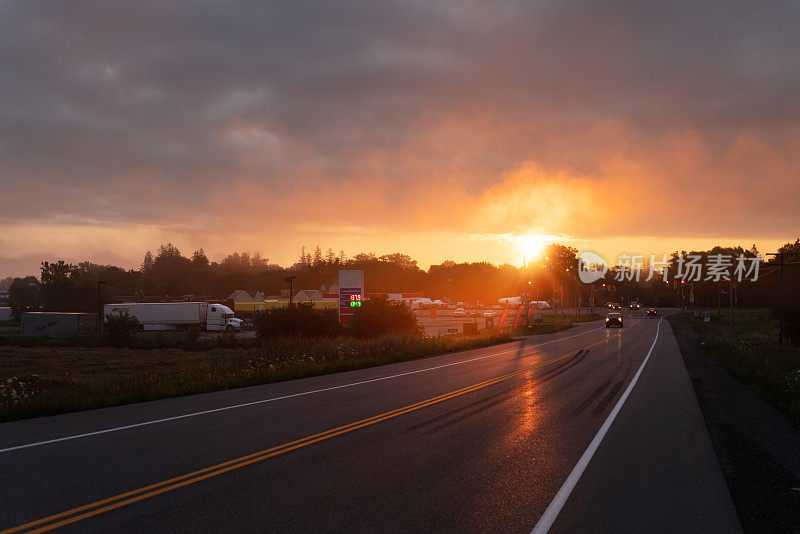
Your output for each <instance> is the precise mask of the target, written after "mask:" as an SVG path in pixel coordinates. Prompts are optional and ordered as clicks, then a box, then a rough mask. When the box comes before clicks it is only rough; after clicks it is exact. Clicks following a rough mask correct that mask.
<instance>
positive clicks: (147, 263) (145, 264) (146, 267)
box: [142, 250, 153, 274]
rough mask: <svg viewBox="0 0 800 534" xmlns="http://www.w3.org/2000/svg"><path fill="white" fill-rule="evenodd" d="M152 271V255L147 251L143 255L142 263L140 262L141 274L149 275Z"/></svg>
mask: <svg viewBox="0 0 800 534" xmlns="http://www.w3.org/2000/svg"><path fill="white" fill-rule="evenodd" d="M152 269H153V253H152V252H150V251H149V250H148V251H147V252H146V253H145V255H144V261H142V272H143V273H145V274H146V273H149V272H150V271H151V270H152Z"/></svg>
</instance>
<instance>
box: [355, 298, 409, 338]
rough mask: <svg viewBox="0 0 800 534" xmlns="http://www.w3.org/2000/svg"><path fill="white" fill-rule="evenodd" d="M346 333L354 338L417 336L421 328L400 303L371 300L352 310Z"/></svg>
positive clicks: (378, 299) (407, 308)
mask: <svg viewBox="0 0 800 534" xmlns="http://www.w3.org/2000/svg"><path fill="white" fill-rule="evenodd" d="M347 332H348V333H349V334H351V335H354V336H356V337H379V336H388V335H412V336H419V335H422V327H421V326H420V324H419V323H418V322H417V318H416V317H415V316H414V312H413V311H411V309H410V308H409V307H408V306H406V305H405V304H403V303H402V302H397V301H388V300H386V299H385V298H372V299H370V300H368V301H365V302H364V303H363V304H362V305H361V307H360V308H355V309H354V310H353V317H352V319H350V322H349V323H348V324H347Z"/></svg>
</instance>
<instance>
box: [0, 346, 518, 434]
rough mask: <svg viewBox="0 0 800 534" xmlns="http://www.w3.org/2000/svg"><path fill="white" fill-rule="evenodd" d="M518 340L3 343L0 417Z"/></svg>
mask: <svg viewBox="0 0 800 534" xmlns="http://www.w3.org/2000/svg"><path fill="white" fill-rule="evenodd" d="M506 341H510V337H509V336H507V335H503V336H479V337H474V338H452V337H449V336H448V337H434V338H422V337H384V338H377V339H356V338H336V339H299V338H295V339H282V340H275V341H270V342H267V343H264V344H261V345H260V346H258V347H254V348H218V349H213V350H209V351H204V352H198V351H186V350H182V349H176V348H168V349H147V350H142V349H129V348H121V349H117V348H108V347H47V346H39V347H10V346H5V347H0V421H10V420H15V419H25V418H30V417H38V416H44V415H53V414H58V413H66V412H73V411H78V410H86V409H91V408H99V407H103V406H113V405H119V404H128V403H132V402H141V401H147V400H155V399H161V398H166V397H176V396H181V395H189V394H194V393H204V392H209V391H216V390H222V389H231V388H237V387H244V386H252V385H257V384H265V383H268V382H278V381H281V380H290V379H294V378H302V377H307V376H313V375H320V374H326V373H334V372H339V371H347V370H352V369H360V368H364V367H372V366H375V365H383V364H387V363H392V362H398V361H405V360H411V359H416V358H422V357H425V356H432V355H435V354H442V353H445V352H451V351H458V350H467V349H471V348H476V347H481V346H487V345H492V344H496V343H503V342H506Z"/></svg>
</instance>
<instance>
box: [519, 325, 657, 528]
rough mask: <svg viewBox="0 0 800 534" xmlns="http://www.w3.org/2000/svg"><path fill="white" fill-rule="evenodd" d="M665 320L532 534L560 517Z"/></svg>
mask: <svg viewBox="0 0 800 534" xmlns="http://www.w3.org/2000/svg"><path fill="white" fill-rule="evenodd" d="M663 320H664V318H663V317H662V318H661V320H659V321H658V325H657V326H656V337H655V339H653V344H652V345H650V350H649V351H647V356H645V358H644V361H643V362H642V365H640V366H639V370H638V371H636V374H635V375H633V379H632V380H631V383H630V384H628V388H627V389H626V390H625V393H623V394H622V396H621V397H620V398H619V400H618V401H617V404H615V405H614V409H613V410H611V413H610V414H608V417H606V420H605V422H604V423H603V426H601V427H600V430H598V431H597V434H596V435H595V436H594V439H593V440H592V442H591V443H589V447H588V448H587V449H586V451H584V453H583V456H581V459H580V460H578V463H577V464H575V467H573V468H572V472H571V473H570V474H569V476H568V477H567V479H566V480H565V481H564V484H562V485H561V489H559V490H558V493H556V496H555V497H553V500H552V501H551V502H550V505H549V506H548V507H547V510H545V511H544V513H543V514H542V517H540V518H539V521H538V522H537V523H536V526H535V527H533V530H532V531H531V534H547V532H549V531H550V527H552V526H553V523H554V522H555V520H556V518H557V517H558V513H559V512H560V511H561V508H563V507H564V504H566V502H567V499H569V496H570V494H571V493H572V490H573V489H575V486H576V485H577V484H578V481H579V480H580V478H581V475H582V474H583V472H584V471H585V470H586V466H587V465H589V462H590V461H591V460H592V456H594V453H595V452H596V451H597V448H598V447H599V446H600V443H601V442H602V441H603V438H604V437H605V435H606V433H607V432H608V429H609V428H611V424H612V423H613V422H614V419H616V417H617V414H618V413H619V411H620V410H621V409H622V405H623V404H625V401H626V400H627V399H628V395H630V393H631V391H632V390H633V386H635V385H636V382H637V381H638V380H639V375H641V374H642V371H643V370H644V366H645V365H647V361H648V360H649V359H650V354H652V353H653V348H655V346H656V342H657V341H658V332H659V330H660V329H661V321H663Z"/></svg>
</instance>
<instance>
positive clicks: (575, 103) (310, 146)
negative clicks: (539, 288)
mask: <svg viewBox="0 0 800 534" xmlns="http://www.w3.org/2000/svg"><path fill="white" fill-rule="evenodd" d="M98 8H100V9H98ZM90 13H91V16H89V14H90ZM133 15H134V13H130V12H126V11H125V10H124V9H115V10H110V9H103V8H102V5H99V6H98V5H93V4H92V3H91V2H85V3H84V2H77V3H76V4H74V5H73V6H72V7H71V8H70V9H65V8H62V7H60V6H57V5H53V6H48V5H44V4H30V3H18V4H12V5H11V6H9V8H8V9H7V10H6V12H5V13H4V16H3V17H2V18H0V50H5V51H7V53H6V54H4V55H0V71H1V72H5V73H7V78H6V79H7V80H8V83H4V84H0V195H2V196H0V199H1V200H2V203H1V204H0V205H1V206H2V209H1V210H0V278H2V277H4V276H8V275H22V274H28V273H36V272H37V270H38V268H37V267H38V265H39V262H40V261H41V260H54V259H65V260H67V261H72V262H77V261H83V260H90V261H94V262H97V263H111V264H116V265H120V266H124V267H138V265H139V264H140V262H141V258H142V256H143V255H144V253H145V251H147V250H156V249H157V248H158V246H159V245H160V244H162V243H165V242H167V241H171V242H173V243H174V244H176V245H177V246H178V247H179V249H180V250H181V252H183V253H184V254H186V255H189V254H191V252H192V251H193V250H195V249H197V248H200V247H203V248H204V249H205V250H206V252H207V253H208V255H209V257H210V258H211V259H212V260H216V261H219V260H220V259H221V258H222V257H223V256H224V255H226V254H228V253H230V252H233V251H242V250H249V251H260V252H261V253H262V254H263V255H264V256H266V257H269V258H270V260H271V261H272V262H274V263H278V264H280V265H284V266H288V265H290V264H292V263H293V262H294V261H296V259H297V257H298V255H299V252H300V247H301V246H303V245H305V246H306V247H307V248H313V247H314V246H316V245H317V244H318V245H320V246H321V247H322V248H323V250H326V249H327V248H329V247H330V248H332V249H334V250H336V251H338V250H344V251H345V253H346V254H348V255H351V256H352V255H354V254H355V253H358V252H369V251H373V252H375V253H377V254H383V253H389V252H404V253H407V254H409V255H411V256H412V257H414V258H416V259H417V260H418V261H419V263H420V265H421V266H425V267H427V266H428V265H430V264H435V263H439V262H441V261H443V260H445V259H453V260H457V261H480V260H488V261H491V262H494V263H504V262H510V263H515V264H520V263H521V255H520V254H519V252H520V251H521V250H520V249H521V248H522V247H521V245H520V243H522V242H524V241H525V239H524V238H525V236H546V237H545V239H546V240H557V241H560V242H562V243H567V244H569V245H571V246H574V247H576V248H578V249H580V250H583V249H591V250H594V251H597V252H599V253H601V254H602V255H604V256H606V257H607V258H608V259H609V260H610V261H613V258H615V257H616V255H618V254H620V253H627V254H635V253H642V254H661V253H669V252H672V251H674V250H682V249H686V250H691V249H707V248H710V247H712V246H714V245H741V246H744V247H750V246H751V245H752V244H756V245H757V246H758V248H759V250H761V251H762V252H768V251H774V250H775V249H776V248H777V247H778V246H780V245H781V244H783V243H785V242H787V241H794V239H796V238H797V237H798V236H800V209H798V207H797V199H798V198H800V178H798V177H800V156H798V154H800V96H798V95H800V69H797V67H796V65H797V64H798V63H797V60H800V58H797V57H795V56H796V55H797V54H796V50H800V37H798V35H800V34H798V32H797V31H796V28H797V24H798V23H800V20H798V18H799V17H798V14H797V13H796V12H795V11H794V10H792V9H790V6H784V5H782V4H781V5H780V6H773V9H771V10H770V11H769V12H767V11H760V10H758V8H757V7H754V6H739V5H735V6H734V5H730V4H729V3H727V2H720V3H719V4H716V3H714V2H712V3H710V4H709V5H707V6H706V8H705V9H704V10H702V11H700V10H696V9H694V8H693V7H691V6H678V5H659V6H649V7H647V6H643V5H637V6H630V5H627V4H625V3H617V2H609V3H607V4H604V5H603V6H602V8H600V7H599V6H598V7H594V6H587V5H585V4H573V3H572V2H558V3H553V4H546V5H524V4H519V3H510V4H508V5H505V4H503V3H502V2H501V3H498V4H496V5H492V6H491V7H490V6H488V5H483V4H474V5H473V4H465V5H463V6H461V7H460V8H458V9H456V8H453V7H452V6H450V7H446V6H442V5H435V4H420V5H416V4H409V3H407V2H386V3H381V4H380V5H369V6H351V5H347V6H339V7H338V8H337V10H335V11H331V10H330V9H329V8H327V7H326V6H325V5H324V4H320V5H319V6H315V7H314V8H313V9H312V8H310V7H308V6H306V7H305V8H303V9H300V8H299V7H297V6H283V5H282V6H268V5H263V6H262V5H251V6H240V8H237V9H235V10H228V9H226V8H225V7H224V6H223V5H196V4H194V3H191V2H187V3H185V4H181V3H180V2H178V3H176V5H175V6H173V7H172V8H167V7H166V6H158V5H153V6H145V7H142V8H141V9H140V10H137V11H136V13H135V19H136V23H133V22H132V20H131V17H133ZM26 28H39V29H40V31H35V32H32V31H27V30H26ZM48 28H49V29H50V30H47V31H45V29H48ZM333 28H335V31H334V30H333ZM201 29H203V30H204V31H201ZM142 43H147V44H146V46H145V45H143V44H142ZM30 65H35V66H36V68H28V67H27V66H30ZM537 239H538V238H537ZM535 240H536V239H533V241H535ZM528 241H531V239H528Z"/></svg>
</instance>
